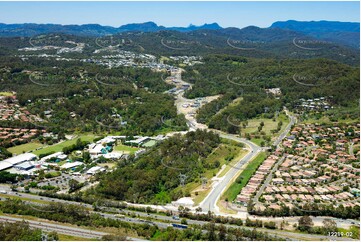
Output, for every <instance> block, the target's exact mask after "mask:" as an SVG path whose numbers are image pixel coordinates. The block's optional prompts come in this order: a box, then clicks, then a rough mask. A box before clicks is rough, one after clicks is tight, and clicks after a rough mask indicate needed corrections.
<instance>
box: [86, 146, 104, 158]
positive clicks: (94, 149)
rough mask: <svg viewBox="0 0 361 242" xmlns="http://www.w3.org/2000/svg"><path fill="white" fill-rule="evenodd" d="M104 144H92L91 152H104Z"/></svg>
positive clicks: (92, 153) (95, 153)
mask: <svg viewBox="0 0 361 242" xmlns="http://www.w3.org/2000/svg"><path fill="white" fill-rule="evenodd" d="M102 149H104V146H103V145H102V144H90V145H89V154H91V155H98V154H101V153H102Z"/></svg>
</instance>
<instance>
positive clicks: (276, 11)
mask: <svg viewBox="0 0 361 242" xmlns="http://www.w3.org/2000/svg"><path fill="white" fill-rule="evenodd" d="M0 7H1V9H2V11H1V15H0V23H4V24H22V23H34V24H61V25H84V24H99V25H102V26H110V27H115V28H117V27H120V26H122V25H125V24H130V23H144V22H154V23H156V24H157V25H158V26H164V27H189V26H190V25H195V26H201V25H203V24H211V23H217V24H219V25H220V26H221V27H222V28H227V27H237V28H244V27H248V26H257V27H260V28H267V27H270V26H271V25H272V23H274V22H277V21H287V20H296V21H338V22H353V23H359V22H360V20H359V18H360V12H359V8H360V3H359V2H358V1H349V2H335V1H327V2H295V1H292V2H0ZM175 9H176V10H177V11H175ZM285 10H287V11H285ZM109 16H112V17H109Z"/></svg>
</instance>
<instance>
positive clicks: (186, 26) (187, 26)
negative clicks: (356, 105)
mask: <svg viewBox="0 0 361 242" xmlns="http://www.w3.org/2000/svg"><path fill="white" fill-rule="evenodd" d="M288 21H296V22H339V23H355V24H360V22H348V21H337V20H310V21H302V20H296V19H289V20H284V21H275V22H288ZM275 22H273V23H275ZM145 23H154V24H156V25H157V26H158V27H165V28H172V27H176V28H189V27H191V26H194V27H201V26H204V25H212V24H217V25H218V26H219V27H221V28H239V29H242V28H247V27H250V26H255V25H248V26H244V27H235V26H228V27H224V26H222V25H220V24H219V23H217V22H209V23H203V24H200V25H198V24H197V25H196V24H188V25H185V26H164V25H161V24H158V23H156V22H154V21H145V22H137V23H135V22H130V23H126V24H122V25H119V26H110V25H102V24H98V23H84V24H59V23H31V22H24V23H4V22H0V24H6V25H12V24H36V25H61V26H70V25H76V26H83V25H99V26H103V27H112V28H120V27H122V26H124V25H128V24H145ZM273 23H272V24H273ZM272 24H271V25H272ZM271 25H270V26H268V27H259V26H255V27H258V28H269V27H271Z"/></svg>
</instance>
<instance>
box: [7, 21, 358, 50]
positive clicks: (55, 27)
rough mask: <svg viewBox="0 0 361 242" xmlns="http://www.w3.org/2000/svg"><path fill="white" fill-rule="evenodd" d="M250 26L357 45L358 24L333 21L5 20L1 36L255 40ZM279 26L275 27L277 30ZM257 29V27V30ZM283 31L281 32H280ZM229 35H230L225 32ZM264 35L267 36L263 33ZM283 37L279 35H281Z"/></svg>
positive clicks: (276, 32)
mask: <svg viewBox="0 0 361 242" xmlns="http://www.w3.org/2000/svg"><path fill="white" fill-rule="evenodd" d="M250 29H253V30H257V29H260V30H262V32H263V33H268V32H274V33H275V34H279V30H280V29H282V30H288V31H292V32H297V33H299V34H303V35H304V36H307V37H311V38H315V39H319V40H327V41H331V42H334V43H335V44H339V45H347V46H349V47H353V48H359V42H360V38H359V34H360V24H359V23H349V22H336V21H309V22H302V21H295V20H289V21H278V22H275V23H273V24H272V25H271V27H269V28H262V29H261V28H257V27H253V26H249V27H245V28H242V29H239V28H235V27H227V28H222V27H221V26H219V24H217V23H211V24H204V25H201V26H195V25H189V26H188V27H164V26H161V25H157V24H156V23H154V22H145V23H130V24H125V25H122V26H120V27H111V26H102V25H99V24H83V25H75V24H74V25H61V24H35V23H23V24H4V23H0V36H1V37H32V36H36V35H40V34H49V33H63V34H71V35H78V36H105V35H114V34H119V33H124V32H142V33H150V32H153V33H154V32H160V31H169V30H171V31H177V32H183V33H189V32H194V31H199V30H213V31H214V33H213V34H214V35H224V34H228V35H232V33H231V32H233V31H235V32H237V31H238V32H241V33H242V35H243V36H242V37H244V38H241V39H242V40H247V41H254V40H253V39H252V38H251V37H252V36H249V35H248V34H250V31H249V30H250ZM277 29H278V30H277ZM260 30H259V31H260ZM281 35H283V34H281ZM225 37H227V38H228V37H230V36H225ZM264 37H267V35H265V36H264ZM281 38H282V37H281Z"/></svg>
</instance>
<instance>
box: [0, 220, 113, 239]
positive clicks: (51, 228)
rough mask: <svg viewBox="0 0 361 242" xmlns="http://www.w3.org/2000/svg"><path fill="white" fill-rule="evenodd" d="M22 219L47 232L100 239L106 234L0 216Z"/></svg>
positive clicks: (10, 221) (32, 226) (31, 225)
mask: <svg viewBox="0 0 361 242" xmlns="http://www.w3.org/2000/svg"><path fill="white" fill-rule="evenodd" d="M23 220H24V221H26V222H28V223H29V226H30V227H31V228H38V229H42V230H44V231H47V232H51V231H55V232H57V233H59V234H67V235H72V236H77V237H82V238H87V239H100V238H101V237H102V236H103V235H106V234H107V233H104V232H99V231H94V230H90V229H82V228H77V227H73V226H66V225H60V224H58V223H57V224H54V223H47V222H38V221H34V220H29V219H23V218H14V217H9V216H4V215H1V216H0V221H1V222H9V223H15V222H19V221H23Z"/></svg>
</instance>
